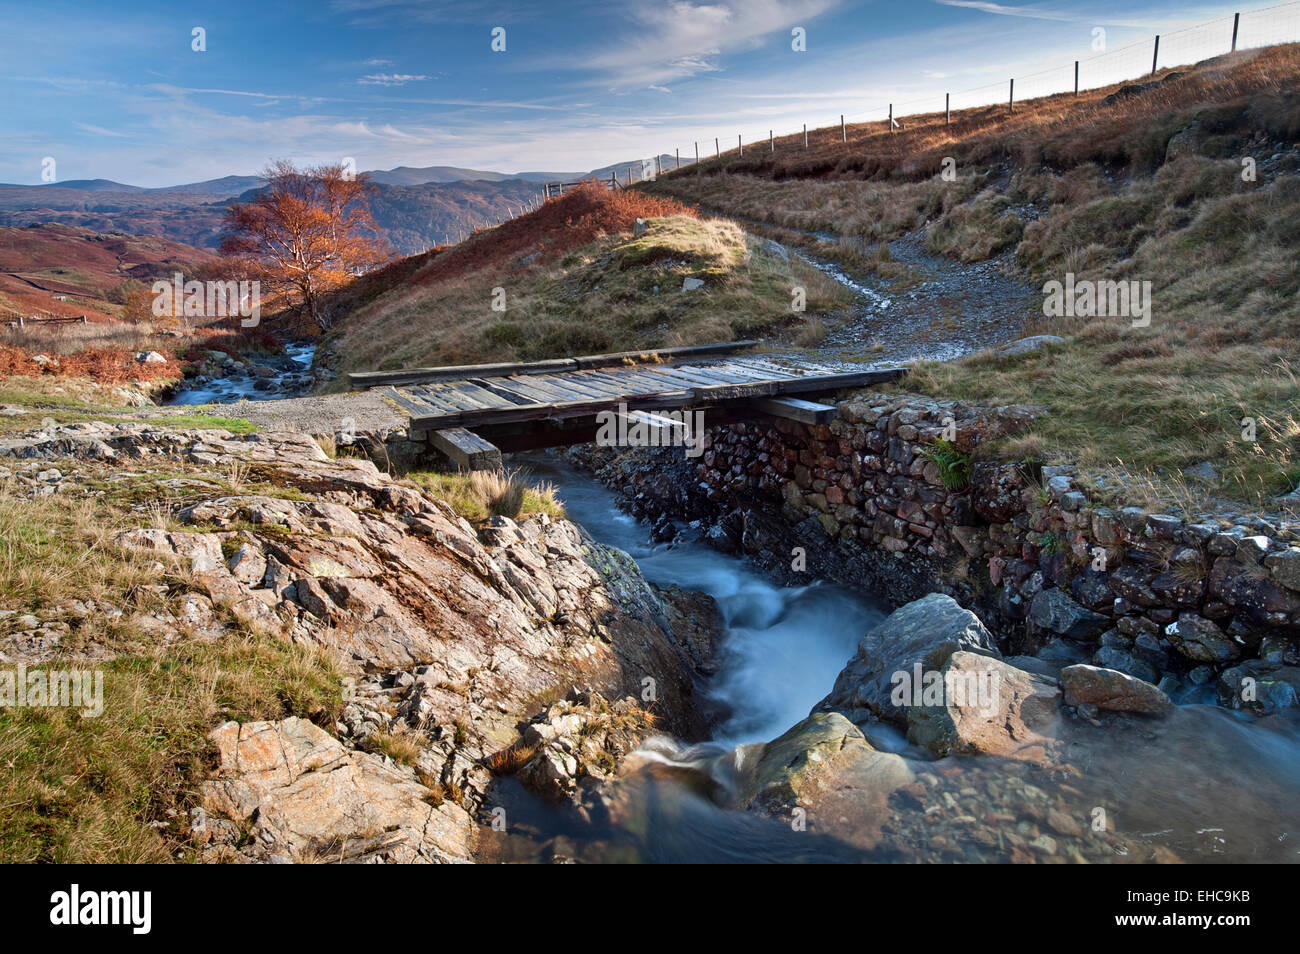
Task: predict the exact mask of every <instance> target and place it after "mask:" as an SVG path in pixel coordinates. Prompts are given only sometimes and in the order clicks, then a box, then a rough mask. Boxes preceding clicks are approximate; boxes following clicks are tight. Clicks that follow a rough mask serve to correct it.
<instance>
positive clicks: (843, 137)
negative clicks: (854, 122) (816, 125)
mask: <svg viewBox="0 0 1300 954" xmlns="http://www.w3.org/2000/svg"><path fill="white" fill-rule="evenodd" d="M848 141H849V131H848V129H847V128H846V127H845V125H844V114H843V113H840V142H848Z"/></svg>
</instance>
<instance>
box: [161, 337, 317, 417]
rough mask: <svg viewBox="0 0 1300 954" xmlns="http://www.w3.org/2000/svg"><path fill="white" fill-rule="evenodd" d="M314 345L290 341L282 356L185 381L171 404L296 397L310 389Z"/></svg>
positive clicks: (255, 357) (249, 359)
mask: <svg viewBox="0 0 1300 954" xmlns="http://www.w3.org/2000/svg"><path fill="white" fill-rule="evenodd" d="M315 356H316V342H315V341H290V342H288V343H286V344H285V346H284V353H283V354H249V355H244V356H242V357H241V358H240V359H237V360H236V359H232V360H231V361H230V362H229V364H227V365H226V366H224V367H223V368H222V370H221V373H219V374H211V375H200V376H199V377H197V378H194V379H188V378H187V379H186V380H185V382H184V383H183V384H182V385H181V387H180V388H179V389H178V390H177V391H176V393H175V394H173V395H172V397H171V398H170V399H169V400H168V401H167V403H168V404H234V403H235V402H236V401H243V400H249V401H271V400H276V399H279V398H286V397H295V396H297V395H298V394H300V393H304V392H305V391H306V390H307V388H309V387H310V386H311V365H312V359H313V358H315Z"/></svg>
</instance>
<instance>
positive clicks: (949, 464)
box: [921, 437, 971, 490]
mask: <svg viewBox="0 0 1300 954" xmlns="http://www.w3.org/2000/svg"><path fill="white" fill-rule="evenodd" d="M921 453H922V454H923V455H924V456H925V458H926V460H930V461H933V462H934V463H935V465H936V466H937V467H938V468H939V481H940V482H941V483H942V484H943V485H944V486H945V487H947V488H948V489H949V490H965V489H966V488H967V487H969V486H970V465H971V459H970V455H969V454H963V453H962V452H961V451H960V450H958V449H957V445H955V444H954V443H953V442H952V441H948V440H944V439H943V438H942V437H937V438H935V441H934V444H933V446H931V447H927V448H926V449H925V450H923V451H922V452H921Z"/></svg>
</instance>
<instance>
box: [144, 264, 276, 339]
mask: <svg viewBox="0 0 1300 954" xmlns="http://www.w3.org/2000/svg"><path fill="white" fill-rule="evenodd" d="M153 295H154V299H153V314H154V317H155V318H182V317H184V318H234V317H239V318H240V319H241V320H240V322H239V324H240V327H242V328H256V327H257V325H258V323H259V322H261V320H262V283H261V282H259V281H251V282H250V281H239V282H236V281H225V282H222V281H207V282H200V281H189V282H187V281H186V280H185V276H184V275H182V274H181V273H180V272H175V273H173V275H172V280H171V281H170V282H167V281H156V282H154V283H153Z"/></svg>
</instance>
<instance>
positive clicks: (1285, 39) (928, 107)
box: [617, 0, 1300, 185]
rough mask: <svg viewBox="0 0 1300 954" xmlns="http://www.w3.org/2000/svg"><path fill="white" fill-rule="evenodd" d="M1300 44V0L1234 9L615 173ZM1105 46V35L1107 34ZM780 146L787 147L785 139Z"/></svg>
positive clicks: (629, 176) (723, 139) (696, 146)
mask: <svg viewBox="0 0 1300 954" xmlns="http://www.w3.org/2000/svg"><path fill="white" fill-rule="evenodd" d="M1295 42H1300V0H1292V2H1290V3H1283V4H1278V5H1277V6H1273V7H1265V8H1263V9H1259V10H1251V11H1248V12H1245V13H1234V14H1232V15H1230V16H1224V17H1220V18H1219V19H1216V20H1210V21H1208V22H1206V23H1199V24H1197V25H1195V26H1191V27H1186V28H1184V29H1181V30H1176V31H1174V32H1171V33H1166V34H1160V35H1157V36H1154V37H1153V38H1152V39H1150V40H1142V41H1138V42H1135V43H1130V44H1127V45H1125V46H1122V47H1119V48H1117V49H1104V50H1099V51H1098V52H1097V53H1095V54H1094V55H1092V56H1089V57H1083V58H1080V59H1078V60H1075V61H1074V62H1073V63H1070V64H1066V65H1062V66H1059V67H1053V68H1051V69H1046V70H1041V71H1039V72H1036V73H1031V74H1027V75H1025V76H1019V77H1015V78H1008V79H1007V80H1005V81H1002V82H997V83H989V84H987V85H984V86H977V87H975V88H973V89H966V90H960V91H957V92H947V93H934V94H929V95H927V96H924V97H920V98H917V99H913V100H910V101H908V102H903V103H880V104H878V105H877V106H874V107H872V108H870V109H867V110H862V111H858V112H855V113H854V114H852V115H850V114H842V115H841V116H840V117H839V121H838V124H837V125H838V129H836V128H834V126H833V125H832V124H823V125H822V126H821V128H820V129H817V130H816V132H817V134H816V136H811V137H810V133H809V128H810V127H809V126H807V125H805V126H804V127H803V129H802V130H795V131H792V132H787V133H782V134H781V135H780V136H777V135H776V131H775V130H769V132H768V135H767V137H766V138H765V139H761V140H755V141H751V142H745V141H744V139H743V137H741V136H738V135H729V136H718V137H712V138H709V139H707V140H697V141H694V142H693V143H692V144H691V145H689V146H688V147H687V148H685V149H681V148H674V149H672V150H670V151H668V152H666V153H663V154H661V156H660V157H659V158H657V159H651V160H648V161H647V162H645V163H643V164H642V166H641V168H640V169H638V168H637V167H636V166H635V164H633V165H629V166H627V167H626V168H625V169H624V170H622V172H621V174H619V175H618V177H617V178H618V179H619V180H620V181H621V182H623V183H624V184H627V185H630V184H631V183H633V182H638V181H645V180H649V179H653V178H655V176H656V175H658V174H661V173H664V172H672V171H673V170H674V169H677V168H684V167H687V166H691V165H694V164H695V162H697V161H701V162H702V161H706V160H709V159H714V158H720V157H721V156H727V155H744V154H745V153H746V152H749V151H751V150H752V151H766V152H769V153H773V152H776V151H777V149H778V143H777V140H778V139H780V140H787V139H790V138H791V137H793V148H795V149H800V150H806V149H809V148H811V146H813V145H822V144H824V143H825V139H826V136H827V132H826V131H824V130H826V128H827V126H831V135H833V136H834V138H835V139H836V140H840V141H844V142H847V141H848V127H849V126H850V125H853V126H859V125H862V124H864V123H874V122H879V123H881V125H882V128H883V129H891V128H892V129H904V128H906V127H907V124H908V117H909V116H920V115H930V114H936V113H941V114H945V116H946V118H947V119H948V120H949V121H950V120H951V116H952V114H953V113H957V112H959V111H962V110H969V109H978V108H984V107H988V106H993V105H997V104H1005V105H1006V107H1007V109H1008V110H1014V109H1015V105H1016V104H1017V103H1020V102H1023V101H1024V100H1029V99H1037V98H1040V97H1045V96H1054V95H1057V94H1061V93H1067V94H1068V93H1073V94H1075V95H1078V94H1079V93H1081V92H1085V91H1089V90H1094V89H1100V88H1103V87H1106V86H1113V85H1115V84H1117V83H1125V82H1136V81H1139V80H1141V79H1142V78H1144V77H1147V76H1152V75H1154V74H1156V73H1158V72H1159V71H1160V70H1161V69H1167V68H1169V67H1172V66H1181V65H1188V64H1191V63H1196V62H1199V61H1201V60H1205V59H1209V58H1211V57H1214V56H1220V55H1223V54H1225V53H1232V52H1236V51H1239V50H1249V49H1258V48H1260V47H1266V46H1276V45H1278V44H1281V43H1295ZM1102 43H1103V44H1104V35H1103V39H1102ZM780 148H782V149H790V148H791V145H790V144H789V143H786V142H782V143H781V144H780Z"/></svg>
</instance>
